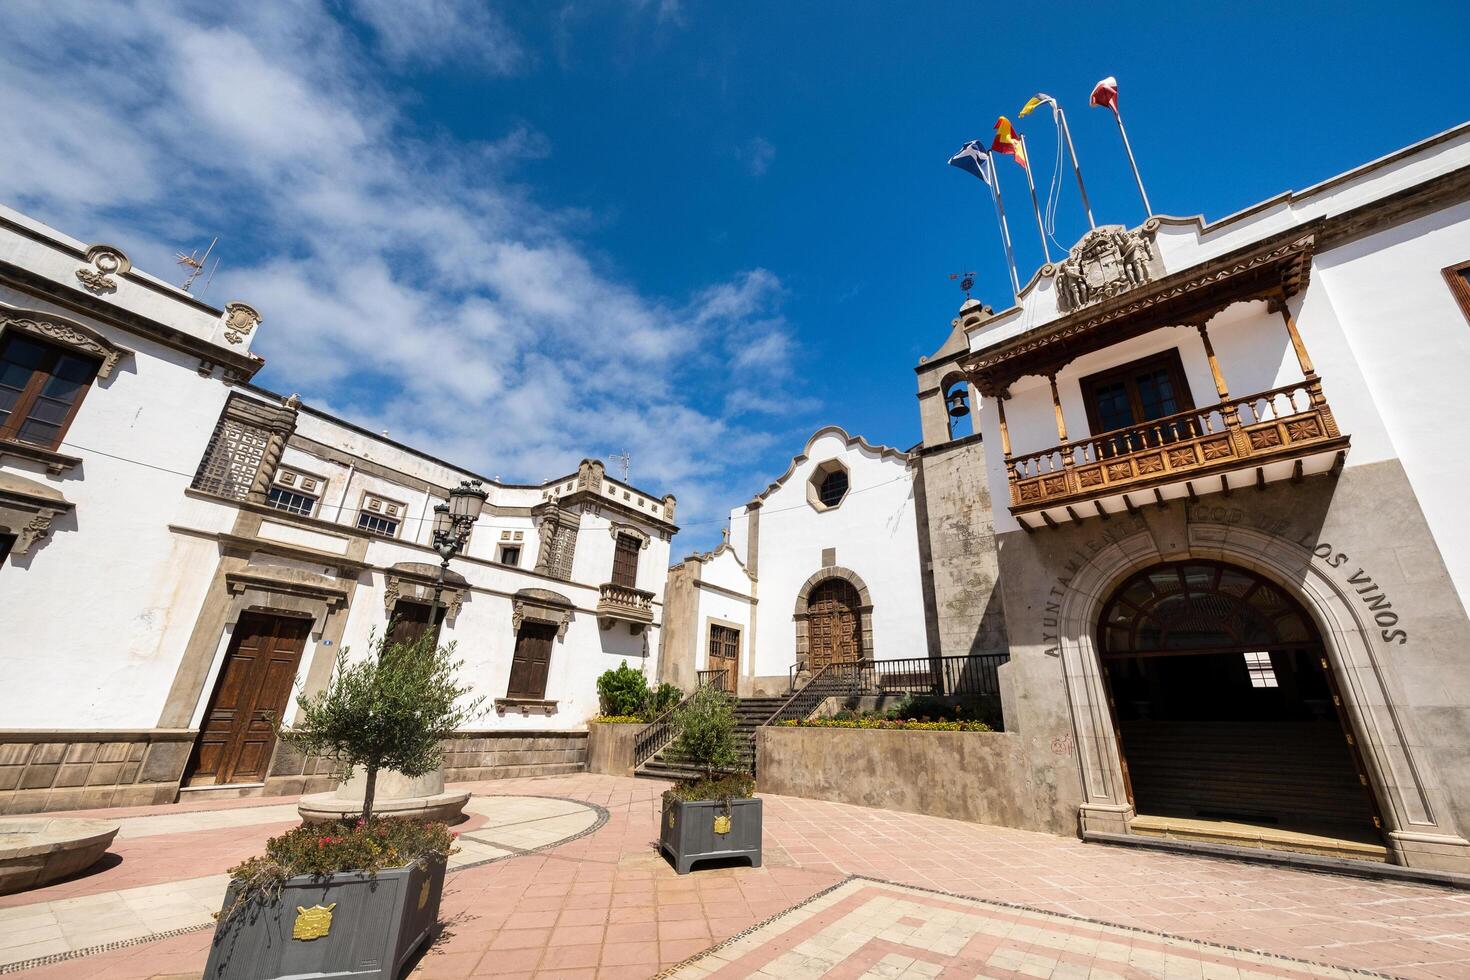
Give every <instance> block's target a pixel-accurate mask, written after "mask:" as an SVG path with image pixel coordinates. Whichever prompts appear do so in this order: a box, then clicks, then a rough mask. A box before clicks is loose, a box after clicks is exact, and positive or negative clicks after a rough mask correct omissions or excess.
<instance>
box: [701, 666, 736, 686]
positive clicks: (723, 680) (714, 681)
mask: <svg viewBox="0 0 1470 980" xmlns="http://www.w3.org/2000/svg"><path fill="white" fill-rule="evenodd" d="M697 677H698V684H697V686H699V687H712V688H714V689H715V690H716V691H728V689H729V686H730V685H729V680H730V672H729V671H728V670H725V669H724V668H723V667H721V668H719V669H718V670H701V671H699V672H698V673H697Z"/></svg>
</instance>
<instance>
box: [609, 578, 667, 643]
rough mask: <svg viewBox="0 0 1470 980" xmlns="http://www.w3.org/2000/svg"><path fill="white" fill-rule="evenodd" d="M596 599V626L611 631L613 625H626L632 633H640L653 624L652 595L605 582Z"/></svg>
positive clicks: (629, 587) (640, 590)
mask: <svg viewBox="0 0 1470 980" xmlns="http://www.w3.org/2000/svg"><path fill="white" fill-rule="evenodd" d="M600 589H601V594H600V595H599V596H598V597H597V624H598V625H599V626H601V627H602V628H603V629H605V630H606V629H612V627H613V625H614V624H615V623H627V624H628V629H629V631H630V632H632V633H642V632H643V627H645V626H647V625H648V624H649V623H651V622H653V593H652V592H644V591H643V590H642V589H635V588H633V587H631V586H627V585H615V584H613V583H612V582H607V583H605V584H603V585H602V586H600Z"/></svg>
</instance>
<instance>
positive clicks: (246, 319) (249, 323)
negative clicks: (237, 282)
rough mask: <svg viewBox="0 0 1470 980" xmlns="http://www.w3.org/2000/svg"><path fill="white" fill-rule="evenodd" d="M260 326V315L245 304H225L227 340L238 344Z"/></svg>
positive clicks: (253, 308)
mask: <svg viewBox="0 0 1470 980" xmlns="http://www.w3.org/2000/svg"><path fill="white" fill-rule="evenodd" d="M258 326H260V314H259V313H257V312H255V307H253V306H248V305H246V304H245V303H226V304H225V339H226V340H228V341H229V342H230V343H232V344H238V343H239V342H240V341H242V340H244V339H245V338H246V337H247V336H249V335H250V332H251V331H252V330H254V329H255V328H256V327H258Z"/></svg>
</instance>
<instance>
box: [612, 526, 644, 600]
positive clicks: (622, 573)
mask: <svg viewBox="0 0 1470 980" xmlns="http://www.w3.org/2000/svg"><path fill="white" fill-rule="evenodd" d="M642 547H643V545H642V543H641V542H640V541H639V540H638V539H637V538H635V537H633V535H631V534H619V535H618V545H617V549H616V550H615V551H614V552H613V569H612V584H613V585H621V586H625V587H626V588H629V589H636V588H637V587H638V551H639V549H641V548H642Z"/></svg>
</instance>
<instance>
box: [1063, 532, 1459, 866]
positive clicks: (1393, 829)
mask: <svg viewBox="0 0 1470 980" xmlns="http://www.w3.org/2000/svg"><path fill="white" fill-rule="evenodd" d="M1182 544H1183V548H1182V549H1181V550H1182V552H1183V553H1182V554H1174V553H1171V554H1165V553H1164V552H1163V551H1161V550H1160V548H1159V546H1158V545H1157V544H1156V543H1155V541H1154V538H1153V536H1152V535H1151V534H1150V533H1149V531H1148V530H1147V529H1146V528H1144V529H1140V530H1138V531H1136V532H1134V533H1132V534H1129V535H1127V536H1126V537H1118V538H1116V539H1114V540H1111V541H1109V542H1108V544H1107V545H1106V546H1104V547H1102V548H1101V549H1100V550H1098V551H1097V552H1096V553H1094V554H1092V555H1091V557H1090V559H1089V560H1088V561H1087V562H1086V563H1084V564H1081V565H1080V567H1078V568H1076V569H1075V571H1073V572H1072V574H1071V577H1070V580H1069V582H1068V586H1067V588H1066V589H1065V591H1064V592H1063V594H1062V596H1061V598H1060V600H1059V602H1058V603H1057V605H1058V606H1059V610H1058V612H1057V613H1056V616H1057V623H1058V626H1057V641H1056V642H1057V644H1058V647H1059V652H1060V655H1061V660H1062V675H1063V679H1064V682H1065V696H1066V699H1067V705H1068V709H1069V711H1070V714H1071V720H1072V726H1073V730H1074V733H1075V738H1076V745H1077V755H1078V760H1079V762H1080V764H1081V769H1082V773H1081V775H1082V788H1083V802H1082V804H1081V808H1080V809H1081V820H1082V828H1083V829H1084V830H1086V831H1098V832H1103V833H1120V832H1126V827H1127V824H1128V822H1129V821H1130V820H1131V819H1132V817H1133V815H1134V814H1133V807H1132V805H1131V804H1130V802H1129V800H1128V795H1127V792H1126V790H1125V788H1124V782H1123V772H1122V763H1121V753H1120V750H1119V744H1118V738H1117V734H1116V732H1115V730H1114V727H1113V722H1112V718H1111V715H1110V713H1109V710H1108V694H1107V682H1106V679H1105V677H1104V676H1103V673H1102V667H1101V662H1100V658H1099V654H1098V650H1097V639H1096V636H1095V635H1094V626H1095V624H1096V623H1097V621H1098V617H1099V615H1100V614H1101V611H1102V606H1103V604H1104V603H1105V602H1106V601H1107V599H1108V597H1109V596H1111V595H1112V592H1113V590H1114V589H1115V588H1116V587H1117V585H1118V584H1119V583H1121V582H1122V581H1123V580H1124V579H1125V578H1126V577H1128V576H1129V575H1131V574H1133V573H1134V572H1137V571H1139V570H1141V569H1144V568H1147V567H1149V566H1151V565H1154V564H1158V563H1160V562H1165V561H1175V560H1182V559H1183V558H1185V557H1191V558H1205V559H1212V560H1216V561H1222V562H1227V563H1229V564H1233V565H1237V566H1239V567H1241V568H1245V569H1247V570H1249V571H1253V572H1255V573H1256V574H1258V575H1261V576H1263V577H1265V578H1267V579H1269V580H1271V581H1272V582H1274V583H1275V584H1276V585H1278V586H1280V587H1281V588H1282V589H1284V590H1285V591H1286V592H1287V594H1289V595H1291V596H1292V597H1294V598H1295V599H1297V600H1298V601H1299V602H1301V603H1302V605H1303V606H1304V607H1305V608H1306V609H1307V610H1308V612H1309V613H1310V614H1311V615H1312V616H1313V618H1314V619H1315V620H1316V621H1317V625H1318V631H1319V632H1320V633H1321V635H1322V640H1323V644H1324V650H1325V653H1326V656H1327V658H1328V660H1329V662H1330V664H1331V670H1332V671H1333V673H1334V674H1335V675H1336V676H1337V678H1338V681H1339V687H1340V688H1341V691H1342V697H1343V710H1344V711H1345V712H1346V713H1347V715H1348V718H1349V720H1350V723H1351V726H1352V729H1353V731H1354V733H1355V735H1356V737H1357V742H1358V745H1359V748H1360V750H1361V752H1362V755H1363V761H1364V764H1365V766H1366V767H1367V769H1368V773H1369V779H1370V780H1371V782H1372V784H1373V788H1374V791H1375V795H1376V796H1377V798H1378V801H1379V803H1380V806H1381V809H1382V815H1383V819H1384V822H1385V828H1384V829H1385V838H1386V841H1387V843H1388V846H1389V849H1390V850H1391V851H1392V852H1393V854H1394V857H1395V860H1396V861H1398V863H1401V864H1406V865H1409V866H1410V867H1437V868H1440V869H1445V868H1448V867H1450V866H1451V865H1453V866H1454V867H1455V868H1456V869H1458V868H1462V867H1465V866H1467V864H1470V842H1467V841H1466V840H1464V839H1463V838H1462V837H1461V835H1460V832H1459V830H1458V829H1457V828H1456V826H1455V823H1454V817H1453V814H1452V813H1451V810H1450V807H1449V803H1448V800H1446V798H1445V794H1444V791H1443V790H1442V789H1441V787H1440V785H1439V783H1438V779H1437V778H1436V777H1435V776H1434V775H1433V772H1432V769H1431V767H1430V765H1429V759H1428V758H1427V757H1426V756H1425V753H1424V752H1423V751H1422V750H1418V749H1416V748H1415V747H1416V746H1419V745H1422V744H1423V743H1422V741H1421V740H1420V739H1419V738H1418V737H1417V736H1416V735H1415V734H1414V732H1413V722H1412V720H1411V719H1410V718H1409V717H1407V716H1406V715H1405V714H1404V713H1403V712H1402V711H1401V710H1400V709H1399V708H1398V707H1397V704H1398V703H1399V699H1397V698H1395V697H1393V696H1392V695H1391V693H1390V692H1389V691H1388V689H1387V687H1386V682H1385V680H1384V678H1385V674H1386V665H1385V664H1384V663H1383V662H1382V657H1381V655H1380V654H1379V652H1378V650H1377V648H1376V645H1375V643H1374V642H1373V640H1372V639H1371V638H1372V637H1376V636H1377V632H1376V628H1375V627H1374V626H1373V625H1372V623H1371V622H1365V621H1364V620H1363V612H1362V610H1363V606H1362V603H1361V602H1360V601H1358V597H1356V596H1353V595H1350V594H1346V593H1344V591H1343V589H1342V588H1341V587H1340V586H1338V585H1337V583H1335V582H1334V581H1333V580H1332V579H1331V578H1330V577H1329V576H1328V575H1327V574H1326V573H1325V572H1323V571H1322V569H1321V568H1319V567H1318V565H1317V563H1315V562H1314V561H1312V556H1311V554H1310V553H1309V552H1307V551H1305V550H1303V549H1301V548H1300V547H1298V546H1296V545H1294V544H1292V543H1290V542H1287V541H1285V540H1283V539H1281V538H1279V537H1275V536H1271V535H1267V534H1263V533H1261V532H1259V531H1255V530H1253V529H1249V528H1246V527H1243V526H1240V525H1225V524H1211V523H1193V522H1191V523H1190V524H1189V525H1188V537H1187V539H1186V540H1185V541H1183V542H1182Z"/></svg>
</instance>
